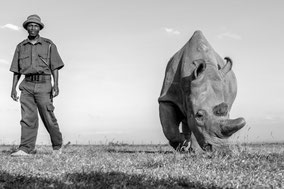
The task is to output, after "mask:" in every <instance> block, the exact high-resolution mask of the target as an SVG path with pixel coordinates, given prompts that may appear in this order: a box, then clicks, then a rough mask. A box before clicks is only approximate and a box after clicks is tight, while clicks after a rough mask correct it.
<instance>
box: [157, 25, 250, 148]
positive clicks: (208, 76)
mask: <svg viewBox="0 0 284 189" xmlns="http://www.w3.org/2000/svg"><path fill="white" fill-rule="evenodd" d="M236 94H237V82H236V77H235V74H234V73H233V71H232V60H231V59H230V58H228V57H226V58H225V59H222V58H221V57H220V56H219V55H218V54H217V53H216V52H215V50H214V49H213V48H212V47H211V45H210V44H209V43H208V41H207V40H206V39H205V37H204V36H203V34H202V32H201V31H196V32H194V34H193V36H192V37H191V38H190V40H189V41H188V42H187V43H186V44H185V45H184V47H183V48H182V49H180V50H179V51H178V52H177V53H176V54H175V55H174V56H173V57H172V58H171V59H170V61H169V62H168V65H167V68H166V73H165V79H164V83H163V87H162V91H161V94H160V97H159V100H158V101H159V114H160V121H161V124H162V128H163V132H164V135H165V136H166V138H167V139H168V140H169V143H170V145H171V146H172V147H173V148H174V149H176V150H182V149H185V147H187V146H190V147H191V148H190V149H191V150H194V151H199V150H200V149H203V150H205V151H207V150H209V151H210V150H212V149H213V148H214V147H220V146H222V145H223V144H226V140H224V139H227V138H228V137H230V136H231V135H232V134H233V133H235V132H236V131H238V130H239V129H241V128H242V127H243V126H244V125H245V124H246V122H245V120H244V118H237V119H229V112H230V110H231V107H232V104H233V102H234V100H235V97H236ZM180 124H181V125H182V126H181V127H182V132H180V129H179V127H180ZM189 143H190V145H189Z"/></svg>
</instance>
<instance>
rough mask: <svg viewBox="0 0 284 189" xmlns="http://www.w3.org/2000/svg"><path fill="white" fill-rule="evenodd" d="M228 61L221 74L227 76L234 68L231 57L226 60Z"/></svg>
mask: <svg viewBox="0 0 284 189" xmlns="http://www.w3.org/2000/svg"><path fill="white" fill-rule="evenodd" d="M224 59H225V60H226V64H225V66H224V67H223V68H221V73H222V74H223V75H224V76H225V75H226V74H227V73H228V72H229V71H230V70H231V69H232V67H233V61H232V59H231V58H229V57H225V58H224Z"/></svg>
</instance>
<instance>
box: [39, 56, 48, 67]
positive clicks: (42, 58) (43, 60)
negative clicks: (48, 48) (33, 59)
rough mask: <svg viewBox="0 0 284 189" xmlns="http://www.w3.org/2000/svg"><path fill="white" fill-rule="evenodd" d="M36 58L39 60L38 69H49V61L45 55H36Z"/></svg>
mask: <svg viewBox="0 0 284 189" xmlns="http://www.w3.org/2000/svg"><path fill="white" fill-rule="evenodd" d="M38 58H39V64H38V66H39V67H41V68H49V61H48V57H47V54H44V53H41V54H38Z"/></svg>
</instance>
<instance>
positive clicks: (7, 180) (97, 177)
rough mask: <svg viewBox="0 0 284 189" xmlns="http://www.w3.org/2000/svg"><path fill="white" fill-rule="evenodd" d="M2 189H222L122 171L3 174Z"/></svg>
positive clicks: (177, 179)
mask: <svg viewBox="0 0 284 189" xmlns="http://www.w3.org/2000/svg"><path fill="white" fill-rule="evenodd" d="M0 188H220V187H218V186H216V185H211V186H210V185H203V184H202V183H200V182H192V181H189V180H188V179H186V178H168V179H161V180H158V179H154V178H149V177H147V176H145V175H129V174H125V173H121V172H107V173H103V172H90V173H67V174H66V175H65V176H63V177H62V178H60V179H53V178H51V179H48V178H41V177H35V176H23V175H18V176H16V175H15V176H14V175H10V174H9V173H6V172H3V171H0Z"/></svg>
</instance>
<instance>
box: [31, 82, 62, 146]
mask: <svg viewBox="0 0 284 189" xmlns="http://www.w3.org/2000/svg"><path fill="white" fill-rule="evenodd" d="M37 85H38V88H37V89H38V92H37V93H36V95H35V96H36V103H37V107H38V110H39V114H40V117H41V119H42V122H43V124H44V126H45V128H46V129H47V131H48V133H49V135H50V138H51V143H52V148H53V149H54V150H58V149H60V148H61V146H62V134H61V132H60V130H59V126H58V123H57V119H56V117H55V115H54V106H53V102H52V98H51V84H50V83H42V84H37Z"/></svg>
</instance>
